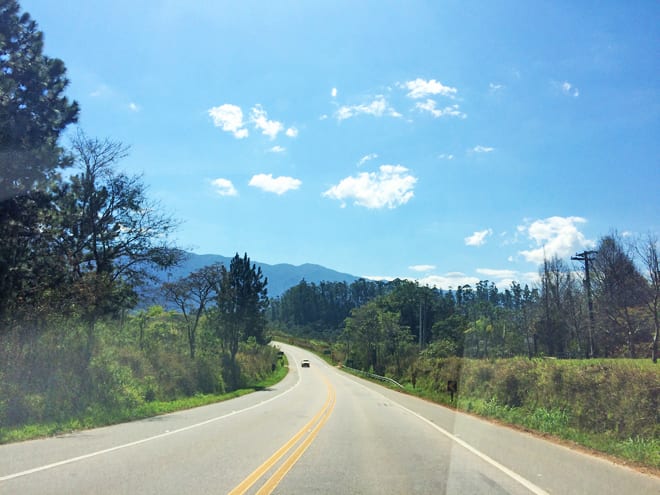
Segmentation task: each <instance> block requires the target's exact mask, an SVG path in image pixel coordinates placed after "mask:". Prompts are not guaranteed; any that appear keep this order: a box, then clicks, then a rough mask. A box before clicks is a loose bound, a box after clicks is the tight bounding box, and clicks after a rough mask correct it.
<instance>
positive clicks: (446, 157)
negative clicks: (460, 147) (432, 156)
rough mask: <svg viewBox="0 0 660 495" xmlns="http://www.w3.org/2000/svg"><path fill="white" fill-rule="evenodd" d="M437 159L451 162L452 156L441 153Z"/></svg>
mask: <svg viewBox="0 0 660 495" xmlns="http://www.w3.org/2000/svg"><path fill="white" fill-rule="evenodd" d="M438 158H440V160H453V159H454V155H452V154H450V153H442V154H440V155H438Z"/></svg>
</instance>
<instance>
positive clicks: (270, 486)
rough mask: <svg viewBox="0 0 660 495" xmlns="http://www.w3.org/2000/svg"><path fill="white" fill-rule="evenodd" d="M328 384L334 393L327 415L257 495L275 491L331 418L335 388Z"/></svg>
mask: <svg viewBox="0 0 660 495" xmlns="http://www.w3.org/2000/svg"><path fill="white" fill-rule="evenodd" d="M324 381H325V383H326V385H327V386H328V390H329V391H331V394H332V402H331V403H330V406H329V407H328V409H327V410H326V411H325V416H323V418H322V419H321V421H319V423H318V424H317V425H316V427H315V428H314V430H312V431H311V433H310V434H309V435H308V436H307V438H305V440H303V442H302V443H301V444H300V445H299V446H298V448H297V449H296V450H294V451H293V453H292V454H291V455H290V456H289V457H288V458H287V459H286V460H285V461H284V462H283V463H282V465H281V466H280V467H279V468H278V469H277V471H275V473H273V475H272V476H271V477H270V478H269V479H268V481H266V483H264V485H263V486H262V487H261V488H260V489H259V491H258V492H257V494H256V495H270V494H271V493H273V490H275V488H277V485H279V484H280V482H281V481H282V479H283V478H284V477H285V476H286V475H287V473H288V472H289V471H290V470H291V468H292V467H293V466H294V465H295V463H296V462H298V460H299V459H300V458H301V457H302V455H303V454H304V453H305V451H306V450H307V448H308V447H309V446H310V445H311V444H312V442H313V441H314V439H315V438H316V436H317V435H318V433H319V431H321V428H323V425H324V424H325V423H326V421H328V418H330V415H331V414H332V410H333V409H334V408H335V398H336V394H335V390H334V388H333V387H332V385H330V383H329V382H328V381H327V380H325V378H324Z"/></svg>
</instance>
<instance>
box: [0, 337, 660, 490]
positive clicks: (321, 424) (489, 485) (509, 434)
mask: <svg viewBox="0 0 660 495" xmlns="http://www.w3.org/2000/svg"><path fill="white" fill-rule="evenodd" d="M280 347H281V348H282V349H283V350H284V351H285V352H286V354H287V356H288V359H289V363H290V367H291V372H290V373H289V374H288V376H287V377H286V378H285V379H284V380H283V381H282V382H280V383H279V384H277V385H276V386H273V387H272V388H271V389H269V390H264V391H261V392H256V393H254V394H250V395H247V396H244V397H240V398H237V399H234V400H231V401H227V402H222V403H218V404H214V405H210V406H205V407H200V408H196V409H191V410H187V411H182V412H178V413H174V414H168V415H164V416H159V417H156V418H152V419H147V420H143V421H136V422H132V423H126V424H122V425H116V426H111V427H105V428H98V429H94V430H88V431H81V432H78V433H73V434H68V435H63V436H60V437H57V438H50V439H44V440H34V441H29V442H22V443H17V444H11V445H5V446H0V494H21V495H29V494H40V495H43V494H67V495H68V494H112V495H117V494H138V493H139V494H159V495H162V494H187V493H191V494H225V493H231V494H239V493H250V494H255V493H260V494H264V493H277V494H330V493H337V494H379V495H380V494H395V495H408V494H417V493H419V494H433V495H438V494H443V493H446V494H454V493H455V494H537V495H540V494H545V493H552V494H570V493H576V494H591V493H593V494H599V495H602V494H617V495H619V494H636V495H642V494H647V493H648V494H656V495H658V494H660V479H658V478H657V477H653V476H648V475H644V474H640V473H638V472H635V471H633V470H631V469H628V468H625V467H621V466H618V465H615V464H613V463H611V462H608V461H605V460H602V459H598V458H595V457H591V456H588V455H585V454H582V453H578V452H574V451H571V450H570V449H567V448H565V447H562V446H558V445H555V444H552V443H550V442H547V441H544V440H541V439H538V438H535V437H533V436H531V435H527V434H524V433H520V432H517V431H514V430H511V429H509V428H504V427H501V426H497V425H493V424H490V423H488V422H486V421H482V420H479V419H476V418H473V417H471V416H467V415H464V414H460V413H456V412H454V411H450V410H448V409H446V408H443V407H440V406H438V405H435V404H431V403H429V402H426V401H423V400H419V399H416V398H414V397H409V396H406V395H403V394H400V393H397V392H394V391H391V390H388V389H385V388H383V387H380V386H378V385H375V384H372V383H369V382H366V381H364V380H361V379H359V378H355V377H353V376H350V375H347V374H345V373H343V372H341V371H338V370H336V369H334V368H332V367H330V366H328V365H327V364H326V363H324V362H323V361H322V360H320V359H319V358H318V357H316V356H314V355H312V354H310V353H308V352H307V351H304V350H302V349H299V348H296V347H291V346H288V345H284V344H281V345H280ZM302 359H309V360H310V361H311V367H310V368H301V367H300V364H299V363H300V361H301V360H302Z"/></svg>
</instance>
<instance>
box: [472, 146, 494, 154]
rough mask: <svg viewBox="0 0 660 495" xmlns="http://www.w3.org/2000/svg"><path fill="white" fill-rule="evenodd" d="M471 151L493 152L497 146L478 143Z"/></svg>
mask: <svg viewBox="0 0 660 495" xmlns="http://www.w3.org/2000/svg"><path fill="white" fill-rule="evenodd" d="M471 151H473V152H475V153H491V152H493V151H495V148H492V147H490V146H482V145H480V144H478V145H477V146H475V147H474V148H472V150H471Z"/></svg>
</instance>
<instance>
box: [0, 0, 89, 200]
mask: <svg viewBox="0 0 660 495" xmlns="http://www.w3.org/2000/svg"><path fill="white" fill-rule="evenodd" d="M19 9H20V7H19V5H18V2H17V1H16V0H0V74H1V75H2V77H0V170H2V175H0V201H2V202H4V201H6V200H8V199H11V198H15V197H17V196H20V195H22V194H25V193H27V192H29V191H32V190H34V189H35V188H36V187H37V186H39V185H42V184H44V183H46V182H47V180H48V179H49V178H51V177H52V175H53V173H54V172H55V171H56V170H57V169H58V168H59V167H62V166H63V165H66V164H67V163H68V162H69V160H68V159H67V157H66V155H64V154H63V152H62V149H61V148H60V147H59V146H58V144H57V141H58V138H59V136H60V133H61V132H62V131H63V130H64V128H65V127H66V126H67V125H69V124H71V123H73V122H75V121H76V120H77V117H78V104H77V103H76V102H75V101H74V102H73V103H69V101H68V100H67V98H66V97H65V96H64V95H63V93H64V90H65V89H66V87H67V85H68V83H69V81H68V80H67V78H66V69H65V67H64V63H63V62H62V61H61V60H59V59H57V58H50V57H47V56H45V55H44V54H43V53H42V50H43V33H42V32H41V31H39V30H38V29H37V24H36V22H35V21H33V20H32V19H31V18H30V15H29V14H28V13H27V12H26V13H23V14H19Z"/></svg>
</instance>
